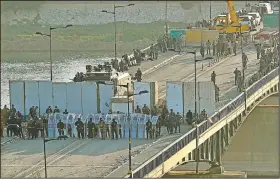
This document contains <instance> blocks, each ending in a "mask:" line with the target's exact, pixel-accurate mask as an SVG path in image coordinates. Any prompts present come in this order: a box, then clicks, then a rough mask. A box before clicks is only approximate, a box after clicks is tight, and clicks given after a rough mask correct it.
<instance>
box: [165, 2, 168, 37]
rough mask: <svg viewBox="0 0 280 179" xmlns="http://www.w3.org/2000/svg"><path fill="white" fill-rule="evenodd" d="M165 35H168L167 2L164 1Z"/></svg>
mask: <svg viewBox="0 0 280 179" xmlns="http://www.w3.org/2000/svg"><path fill="white" fill-rule="evenodd" d="M165 33H166V34H168V27H167V0H166V1H165Z"/></svg>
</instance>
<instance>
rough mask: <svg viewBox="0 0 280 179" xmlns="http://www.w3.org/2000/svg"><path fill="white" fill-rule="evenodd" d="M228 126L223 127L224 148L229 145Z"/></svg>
mask: <svg viewBox="0 0 280 179" xmlns="http://www.w3.org/2000/svg"><path fill="white" fill-rule="evenodd" d="M229 135H230V134H229V124H226V126H225V138H226V147H227V146H228V145H229Z"/></svg>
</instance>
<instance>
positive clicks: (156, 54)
mask: <svg viewBox="0 0 280 179" xmlns="http://www.w3.org/2000/svg"><path fill="white" fill-rule="evenodd" d="M154 52H155V60H157V59H158V45H156V46H155V47H154Z"/></svg>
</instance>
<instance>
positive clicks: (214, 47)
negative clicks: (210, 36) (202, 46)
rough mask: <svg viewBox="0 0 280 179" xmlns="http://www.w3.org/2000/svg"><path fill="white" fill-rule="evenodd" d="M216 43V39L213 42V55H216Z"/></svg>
mask: <svg viewBox="0 0 280 179" xmlns="http://www.w3.org/2000/svg"><path fill="white" fill-rule="evenodd" d="M215 44H216V43H215V40H214V41H213V43H212V50H213V57H215V56H216V45H215Z"/></svg>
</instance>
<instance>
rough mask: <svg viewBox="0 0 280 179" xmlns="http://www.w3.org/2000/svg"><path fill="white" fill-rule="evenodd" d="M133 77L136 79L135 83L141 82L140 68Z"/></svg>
mask: <svg viewBox="0 0 280 179" xmlns="http://www.w3.org/2000/svg"><path fill="white" fill-rule="evenodd" d="M135 77H136V79H137V82H141V80H142V72H141V70H140V68H138V70H137V72H136V74H135Z"/></svg>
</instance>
